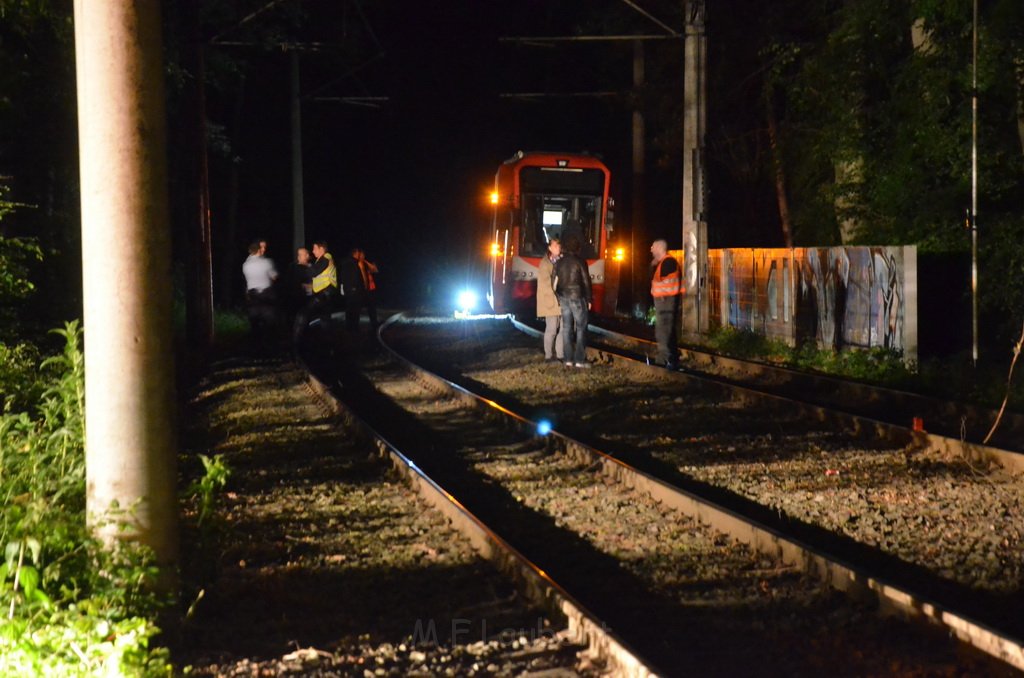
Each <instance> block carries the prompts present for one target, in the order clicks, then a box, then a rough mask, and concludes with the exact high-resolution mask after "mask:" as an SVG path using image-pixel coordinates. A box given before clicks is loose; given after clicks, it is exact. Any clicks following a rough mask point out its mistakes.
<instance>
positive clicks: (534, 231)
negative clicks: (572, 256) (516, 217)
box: [521, 194, 601, 259]
mask: <svg viewBox="0 0 1024 678" xmlns="http://www.w3.org/2000/svg"><path fill="white" fill-rule="evenodd" d="M600 205H601V198H600V197H599V196H586V195H584V196H570V195H558V196H552V195H543V194H531V195H524V196H523V220H522V224H523V229H522V242H521V248H522V249H521V251H522V253H523V255H524V256H534V257H540V256H544V254H545V252H546V251H547V245H548V243H549V242H550V241H551V239H552V238H558V239H560V240H562V241H563V243H564V242H565V240H566V239H567V238H569V237H570V236H572V235H576V236H578V237H579V238H580V240H581V245H582V247H581V251H580V254H581V255H582V256H583V257H585V258H587V259H594V258H596V257H597V248H598V245H599V243H600V230H599V229H600Z"/></svg>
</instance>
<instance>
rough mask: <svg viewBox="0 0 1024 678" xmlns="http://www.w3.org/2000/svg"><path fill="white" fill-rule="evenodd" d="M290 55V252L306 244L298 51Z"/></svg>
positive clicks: (293, 51)
mask: <svg viewBox="0 0 1024 678" xmlns="http://www.w3.org/2000/svg"><path fill="white" fill-rule="evenodd" d="M289 54H290V56H291V67H292V69H291V101H292V115H291V118H292V120H291V123H292V254H293V255H294V254H295V250H297V249H298V248H300V247H308V245H307V244H306V208H305V203H304V202H303V195H302V192H303V186H302V103H301V100H300V98H299V95H300V93H301V87H300V80H299V52H298V50H294V49H293V50H292V51H291V52H290V53H289Z"/></svg>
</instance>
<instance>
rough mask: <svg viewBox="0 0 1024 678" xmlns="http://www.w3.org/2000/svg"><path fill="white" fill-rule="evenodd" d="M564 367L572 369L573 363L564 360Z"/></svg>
mask: <svg viewBox="0 0 1024 678" xmlns="http://www.w3.org/2000/svg"><path fill="white" fill-rule="evenodd" d="M565 366H566V367H572V366H573V362H572V361H571V360H566V361H565Z"/></svg>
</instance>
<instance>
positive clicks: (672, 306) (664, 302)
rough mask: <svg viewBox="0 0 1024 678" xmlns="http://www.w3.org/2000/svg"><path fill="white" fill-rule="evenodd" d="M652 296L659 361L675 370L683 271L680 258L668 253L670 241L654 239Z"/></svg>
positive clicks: (652, 245) (659, 363) (652, 250)
mask: <svg viewBox="0 0 1024 678" xmlns="http://www.w3.org/2000/svg"><path fill="white" fill-rule="evenodd" d="M651 255H652V256H653V257H654V259H653V260H652V261H651V297H652V298H653V299H654V314H655V320H654V337H655V339H656V340H657V342H658V355H657V358H656V360H657V362H658V365H661V366H662V367H667V368H668V369H670V370H674V369H676V367H677V356H676V343H677V339H676V323H677V322H678V318H679V295H680V294H682V292H683V272H682V270H680V268H679V262H677V261H676V260H675V258H673V257H670V256H669V254H668V243H667V242H666V241H664V240H661V239H659V240H655V241H654V242H653V243H651Z"/></svg>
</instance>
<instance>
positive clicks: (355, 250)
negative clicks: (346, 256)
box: [352, 247, 366, 259]
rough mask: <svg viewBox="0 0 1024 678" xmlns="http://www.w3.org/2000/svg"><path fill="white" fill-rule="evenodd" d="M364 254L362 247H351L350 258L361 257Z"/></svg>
mask: <svg viewBox="0 0 1024 678" xmlns="http://www.w3.org/2000/svg"><path fill="white" fill-rule="evenodd" d="M365 256H366V255H365V254H363V250H362V248H360V247H353V248H352V258H353V259H362V258H363V257H365Z"/></svg>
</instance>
